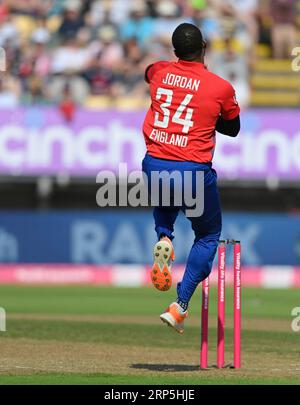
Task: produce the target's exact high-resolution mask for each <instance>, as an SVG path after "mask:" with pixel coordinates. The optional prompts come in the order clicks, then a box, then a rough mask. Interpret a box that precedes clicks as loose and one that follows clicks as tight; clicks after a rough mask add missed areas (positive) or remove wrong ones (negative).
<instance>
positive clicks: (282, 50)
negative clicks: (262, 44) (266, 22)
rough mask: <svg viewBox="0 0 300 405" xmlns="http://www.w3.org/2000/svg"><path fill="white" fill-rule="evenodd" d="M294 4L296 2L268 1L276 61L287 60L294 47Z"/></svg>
mask: <svg viewBox="0 0 300 405" xmlns="http://www.w3.org/2000/svg"><path fill="white" fill-rule="evenodd" d="M296 4H297V0H272V1H269V14H270V16H271V23H272V28H271V31H272V47H273V55H274V57H275V58H276V59H284V58H289V57H290V55H291V50H292V48H293V47H294V46H296V39H297V30H296V15H297V14H296Z"/></svg>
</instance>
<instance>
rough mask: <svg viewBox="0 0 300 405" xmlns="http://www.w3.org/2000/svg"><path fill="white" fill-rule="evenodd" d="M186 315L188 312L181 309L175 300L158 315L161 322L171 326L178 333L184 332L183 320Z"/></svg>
mask: <svg viewBox="0 0 300 405" xmlns="http://www.w3.org/2000/svg"><path fill="white" fill-rule="evenodd" d="M187 316H188V312H187V311H185V312H183V310H182V309H181V307H180V305H179V304H177V302H173V303H172V304H171V305H170V306H169V308H168V309H167V311H166V312H164V313H163V314H161V315H160V319H161V320H162V322H164V323H166V324H167V325H168V326H171V327H172V328H174V329H175V330H176V332H178V333H183V332H184V320H185V318H186V317H187Z"/></svg>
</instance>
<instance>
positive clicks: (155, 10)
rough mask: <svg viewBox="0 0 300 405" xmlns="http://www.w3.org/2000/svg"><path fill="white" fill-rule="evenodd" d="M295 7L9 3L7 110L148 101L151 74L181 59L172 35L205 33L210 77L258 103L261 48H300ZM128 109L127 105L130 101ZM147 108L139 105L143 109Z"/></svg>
mask: <svg viewBox="0 0 300 405" xmlns="http://www.w3.org/2000/svg"><path fill="white" fill-rule="evenodd" d="M296 3H297V0H272V1H271V0H261V1H258V0H173V1H170V0H148V1H146V0H43V1H41V0H7V1H0V46H1V47H2V48H4V50H5V52H6V71H5V72H3V73H2V72H1V76H0V108H5V107H6V108H11V107H15V106H18V105H32V104H37V103H38V104H53V103H55V104H59V105H60V108H61V109H62V111H63V113H64V115H65V117H66V118H67V119H71V117H72V114H73V111H74V108H75V106H76V105H86V106H90V107H93V106H101V105H103V104H105V103H108V102H110V103H112V102H113V103H117V102H120V103H121V102H124V103H125V104H127V105H128V104H129V105H130V103H131V101H132V100H138V101H137V102H138V103H139V102H140V103H141V102H142V101H141V100H144V99H145V94H146V92H147V88H146V86H145V85H144V82H143V77H144V69H145V67H146V66H147V65H148V64H149V63H152V62H153V61H155V60H170V59H174V55H173V52H172V47H171V44H170V38H171V33H172V31H173V30H174V29H175V27H176V26H177V25H178V24H180V23H181V22H192V23H194V24H196V25H198V26H199V27H200V28H201V29H202V31H203V33H204V36H205V39H206V41H207V43H208V49H207V64H208V66H209V69H210V70H212V71H214V72H215V73H217V74H219V75H221V76H223V77H224V78H226V79H229V80H230V81H231V82H232V83H233V84H234V86H235V87H236V90H237V96H238V99H239V101H240V103H241V105H242V106H247V105H248V103H249V97H250V88H249V72H250V71H251V69H253V66H255V62H256V57H257V56H256V48H257V47H256V44H257V43H259V42H264V43H267V44H268V45H270V48H271V49H272V53H273V57H275V58H286V57H288V56H289V54H290V48H291V47H293V46H294V45H295V43H296V32H297V30H296V15H297V13H296V6H297V4H296ZM122 100H123V101H122ZM139 100H140V101H139Z"/></svg>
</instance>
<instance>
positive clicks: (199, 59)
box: [180, 56, 204, 65]
mask: <svg viewBox="0 0 300 405" xmlns="http://www.w3.org/2000/svg"><path fill="white" fill-rule="evenodd" d="M180 60H182V61H183V62H196V63H202V64H203V65H204V58H203V56H199V58H195V59H192V60H185V59H180Z"/></svg>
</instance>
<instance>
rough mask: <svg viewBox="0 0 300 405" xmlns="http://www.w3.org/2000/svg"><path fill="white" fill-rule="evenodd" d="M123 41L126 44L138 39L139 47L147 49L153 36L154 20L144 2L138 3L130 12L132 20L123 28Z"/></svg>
mask: <svg viewBox="0 0 300 405" xmlns="http://www.w3.org/2000/svg"><path fill="white" fill-rule="evenodd" d="M120 34H121V39H122V40H123V41H124V42H126V41H127V40H129V39H132V38H134V39H136V40H137V41H138V44H139V46H141V47H145V46H146V45H147V44H149V42H150V38H151V37H152V35H153V20H152V18H151V17H149V15H148V8H147V6H146V3H145V2H144V1H141V0H139V1H136V2H135V3H134V4H133V6H132V8H131V12H130V18H129V19H128V20H127V21H126V22H125V23H124V24H123V25H122V26H121V32H120Z"/></svg>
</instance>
